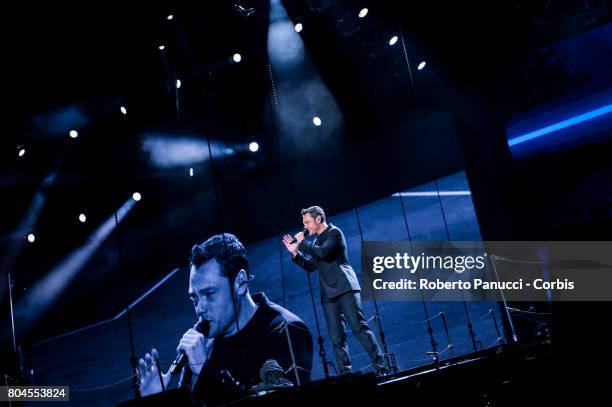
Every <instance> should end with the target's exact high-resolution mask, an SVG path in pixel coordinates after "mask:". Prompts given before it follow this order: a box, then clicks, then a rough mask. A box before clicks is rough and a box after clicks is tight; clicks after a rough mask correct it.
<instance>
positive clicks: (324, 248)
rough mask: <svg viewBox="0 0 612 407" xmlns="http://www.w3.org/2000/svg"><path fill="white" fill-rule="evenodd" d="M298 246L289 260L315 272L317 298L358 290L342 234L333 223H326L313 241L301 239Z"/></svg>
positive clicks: (331, 296) (322, 298) (330, 297)
mask: <svg viewBox="0 0 612 407" xmlns="http://www.w3.org/2000/svg"><path fill="white" fill-rule="evenodd" d="M298 250H299V251H298V253H297V255H295V257H293V261H294V262H295V263H296V264H297V265H298V266H300V267H302V268H303V269H304V270H306V271H309V272H310V271H315V270H318V272H319V286H320V287H321V300H323V301H325V300H329V299H333V298H335V297H338V296H340V295H342V294H345V293H347V292H349V291H359V290H361V287H359V281H357V276H356V275H355V271H354V270H353V267H351V264H350V263H349V260H348V254H347V248H346V240H345V239H344V234H343V233H342V231H341V230H340V229H338V228H337V227H336V226H334V225H332V224H331V223H330V224H329V225H328V226H327V229H325V230H324V231H323V233H321V234H320V235H318V236H317V239H316V240H315V241H314V243H311V242H309V241H307V240H306V239H304V240H302V242H301V243H300V244H299V246H298Z"/></svg>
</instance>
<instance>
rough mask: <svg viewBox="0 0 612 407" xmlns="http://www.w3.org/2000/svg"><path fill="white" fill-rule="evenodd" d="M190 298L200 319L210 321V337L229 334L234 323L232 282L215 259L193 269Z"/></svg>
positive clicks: (190, 279)
mask: <svg viewBox="0 0 612 407" xmlns="http://www.w3.org/2000/svg"><path fill="white" fill-rule="evenodd" d="M232 291H233V290H232ZM189 297H190V298H191V301H192V302H193V306H194V308H195V312H196V314H197V315H198V318H200V319H205V320H208V321H210V331H209V334H208V336H209V337H211V338H212V337H215V336H225V335H226V334H228V333H229V331H230V330H231V328H232V327H233V325H232V322H233V321H234V314H233V312H234V311H233V305H232V304H233V303H232V297H231V293H230V281H229V278H228V277H225V276H223V275H222V274H221V268H220V266H219V263H217V261H216V260H215V259H214V258H213V259H212V260H209V261H207V262H206V263H203V264H202V265H201V266H200V267H198V268H195V267H193V266H192V267H191V273H190V275H189Z"/></svg>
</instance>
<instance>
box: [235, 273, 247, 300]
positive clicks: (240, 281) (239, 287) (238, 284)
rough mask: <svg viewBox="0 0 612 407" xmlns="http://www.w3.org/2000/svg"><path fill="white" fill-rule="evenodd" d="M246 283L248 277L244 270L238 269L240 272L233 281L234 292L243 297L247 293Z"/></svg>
mask: <svg viewBox="0 0 612 407" xmlns="http://www.w3.org/2000/svg"><path fill="white" fill-rule="evenodd" d="M248 281H249V276H248V275H247V272H246V270H245V269H240V271H239V272H238V274H237V275H236V280H235V281H234V290H235V291H236V293H237V294H238V295H244V294H245V293H246V292H247V291H248V289H249V286H248V285H247V283H248Z"/></svg>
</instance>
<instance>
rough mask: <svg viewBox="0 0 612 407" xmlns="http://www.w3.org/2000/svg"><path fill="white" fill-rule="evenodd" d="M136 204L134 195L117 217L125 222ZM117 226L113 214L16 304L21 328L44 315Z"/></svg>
mask: <svg viewBox="0 0 612 407" xmlns="http://www.w3.org/2000/svg"><path fill="white" fill-rule="evenodd" d="M134 205H136V201H134V199H132V198H130V199H128V200H127V201H126V202H125V203H124V204H123V205H122V206H121V207H120V208H119V209H118V210H117V220H118V221H119V222H121V221H122V220H123V219H124V218H125V217H126V216H127V214H128V213H129V212H130V210H131V209H132V208H133V207H134ZM114 228H115V216H114V214H113V215H112V216H110V217H109V218H108V219H107V220H106V221H105V222H104V223H103V224H102V225H100V226H99V227H98V229H96V230H95V231H94V232H93V233H92V234H91V235H90V236H89V237H88V238H87V240H86V242H85V244H84V245H83V246H81V247H80V248H78V249H76V250H74V251H73V252H72V253H70V254H69V255H68V256H66V257H65V258H64V259H63V260H62V261H60V262H59V263H58V264H57V265H56V266H55V267H53V269H51V270H50V271H49V272H48V273H47V275H46V276H45V277H43V278H42V280H40V281H38V282H37V283H36V284H35V285H34V286H33V287H32V289H31V290H29V291H28V293H27V294H26V295H25V296H24V297H23V298H22V299H21V300H20V302H19V303H18V304H17V307H16V315H17V317H18V318H19V319H20V325H21V326H20V330H23V331H25V330H27V329H28V328H29V327H30V326H32V325H33V324H35V323H36V322H37V321H38V320H40V318H42V316H43V315H44V313H45V312H46V311H47V310H48V309H49V307H50V306H51V305H52V304H53V303H54V302H55V301H56V300H57V299H58V298H59V296H60V295H61V294H62V292H63V291H64V290H65V289H66V288H67V287H68V285H70V283H71V282H72V280H74V278H75V277H76V276H77V274H78V273H79V272H80V271H81V269H82V268H83V267H84V266H85V265H86V264H87V262H88V261H89V260H90V259H91V257H92V256H93V255H94V254H95V252H96V251H97V250H98V249H99V248H100V246H101V245H102V243H104V241H105V240H106V238H107V237H108V236H109V235H110V234H111V233H112V231H113V230H114Z"/></svg>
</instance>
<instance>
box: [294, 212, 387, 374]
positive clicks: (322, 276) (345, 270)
mask: <svg viewBox="0 0 612 407" xmlns="http://www.w3.org/2000/svg"><path fill="white" fill-rule="evenodd" d="M302 221H303V223H304V228H305V231H304V232H308V234H309V235H311V236H316V237H317V238H316V240H315V241H314V243H311V242H309V241H307V240H305V239H304V235H305V233H304V232H300V233H298V234H296V235H295V236H294V237H293V238H292V237H291V236H289V235H285V236H284V237H283V243H284V244H285V247H286V248H287V250H288V251H289V252H290V253H291V255H292V256H293V261H294V262H295V263H296V264H297V265H299V266H300V267H302V268H303V269H305V270H306V271H308V272H312V271H315V270H318V272H319V286H320V291H321V303H322V305H323V312H324V314H325V321H326V322H327V328H328V330H329V336H330V338H331V340H332V342H333V345H334V353H335V356H336V364H337V366H338V369H339V371H340V373H341V374H347V373H350V372H351V369H352V366H351V360H350V357H349V350H348V344H347V340H346V328H345V326H346V322H347V321H348V324H349V326H350V328H351V331H352V332H353V335H354V336H355V338H357V340H359V342H360V343H361V345H362V346H363V348H364V349H365V351H366V352H367V354H368V355H369V356H370V359H371V360H372V364H373V365H374V367H375V369H376V372H377V374H379V375H382V374H385V373H387V369H386V366H385V361H384V358H383V356H382V353H381V351H380V347H379V346H378V342H377V341H376V337H375V336H374V334H373V333H372V330H371V329H370V327H369V326H368V323H367V322H366V320H365V318H364V316H363V311H362V310H361V294H360V291H361V287H360V286H359V282H358V281H357V276H356V275H355V271H354V270H353V267H351V264H350V263H349V260H348V255H347V248H346V241H345V239H344V234H343V233H342V231H341V230H340V229H338V228H337V227H336V226H334V225H332V224H331V223H330V224H329V225H328V224H327V223H326V221H325V212H324V211H323V209H322V208H321V207H319V206H311V207H310V208H307V209H302Z"/></svg>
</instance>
